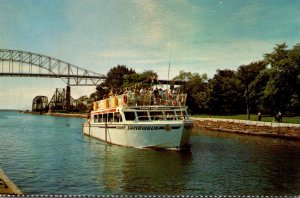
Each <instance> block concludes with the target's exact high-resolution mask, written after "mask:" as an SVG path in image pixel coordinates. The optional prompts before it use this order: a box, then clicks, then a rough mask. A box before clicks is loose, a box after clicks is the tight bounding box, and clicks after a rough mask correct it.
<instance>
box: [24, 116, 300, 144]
mask: <svg viewBox="0 0 300 198" xmlns="http://www.w3.org/2000/svg"><path fill="white" fill-rule="evenodd" d="M19 112H21V113H28V114H36V115H40V113H39V112H31V111H19ZM41 115H48V116H57V117H75V118H86V117H87V113H85V114H79V113H42V114H41ZM193 119H194V128H204V129H210V130H214V131H222V132H228V133H238V134H247V135H255V136H265V137H275V138H284V139H293V140H300V124H288V123H271V122H258V121H248V120H237V119H222V118H220V119H217V118H193Z"/></svg>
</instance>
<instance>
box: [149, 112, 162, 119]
mask: <svg viewBox="0 0 300 198" xmlns="http://www.w3.org/2000/svg"><path fill="white" fill-rule="evenodd" d="M150 117H151V120H164V114H163V112H162V111H150Z"/></svg>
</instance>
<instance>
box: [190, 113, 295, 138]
mask: <svg viewBox="0 0 300 198" xmlns="http://www.w3.org/2000/svg"><path fill="white" fill-rule="evenodd" d="M194 127H195V128H205V129H210V130H215V131H224V132H230V133H239V134H248V135H258V136H266V137H277V138H285V139H293V140H300V124H288V123H274V122H260V121H248V120H235V119H218V118H194Z"/></svg>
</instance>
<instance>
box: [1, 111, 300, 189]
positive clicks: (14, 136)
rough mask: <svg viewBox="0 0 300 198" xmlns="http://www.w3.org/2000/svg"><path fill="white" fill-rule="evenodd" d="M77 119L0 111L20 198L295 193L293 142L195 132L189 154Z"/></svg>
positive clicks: (297, 176)
mask: <svg viewBox="0 0 300 198" xmlns="http://www.w3.org/2000/svg"><path fill="white" fill-rule="evenodd" d="M83 121H84V120H83V119H79V118H62V117H51V116H39V115H28V114H19V113H16V112H3V111H2V112H1V111H0V127H1V130H0V167H1V168H2V169H4V171H5V172H6V173H7V175H9V177H10V178H11V179H12V180H13V181H14V182H15V183H16V184H17V185H18V186H19V188H20V189H21V190H22V191H23V192H24V193H26V194H80V195H96V194H189V195H299V194H300V155H299V153H300V145H299V142H297V141H287V140H281V139H274V138H265V137H254V136H247V135H237V134H229V133H220V132H214V131H203V130H195V131H194V133H193V136H192V139H191V143H192V148H191V150H190V151H185V152H175V151H157V150H151V149H144V150H140V149H133V148H124V147H119V146H114V145H106V144H105V143H103V142H100V141H98V140H95V139H93V138H89V137H86V136H84V135H82V133H81V124H82V122H83Z"/></svg>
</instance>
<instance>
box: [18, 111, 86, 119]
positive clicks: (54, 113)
mask: <svg viewBox="0 0 300 198" xmlns="http://www.w3.org/2000/svg"><path fill="white" fill-rule="evenodd" d="M21 113H25V114H34V115H48V116H57V117H73V118H86V117H87V114H84V113H83V114H81V113H58V112H53V113H40V112H33V111H21Z"/></svg>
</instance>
